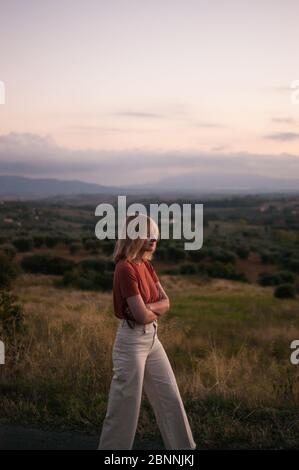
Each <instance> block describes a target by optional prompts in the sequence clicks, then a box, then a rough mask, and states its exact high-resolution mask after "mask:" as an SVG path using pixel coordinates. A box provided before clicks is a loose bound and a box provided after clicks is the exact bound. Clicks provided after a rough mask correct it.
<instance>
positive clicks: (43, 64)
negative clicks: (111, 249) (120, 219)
mask: <svg viewBox="0 0 299 470" xmlns="http://www.w3.org/2000/svg"><path fill="white" fill-rule="evenodd" d="M298 21H299V2H298V1H297V0H284V1H283V0H251V1H247V0H226V1H224V0H209V1H208V0H206V1H203V0H185V1H183V0H149V1H147V0H105V1H104V0H86V1H82V0H42V1H40V0H39V1H38V0H26V1H22V0H10V1H8V0H6V1H3V2H1V15H0V80H1V81H2V82H3V84H4V85H5V103H4V104H1V105H0V173H1V174H16V175H24V176H49V177H61V178H66V179H73V178H79V179H82V180H85V181H92V182H97V183H101V184H120V183H122V182H125V183H135V182H137V181H139V182H148V181H155V180H158V179H159V177H161V176H166V175H169V174H172V175H176V174H180V173H181V172H187V173H190V172H191V171H193V170H194V169H196V170H197V171H201V170H203V171H205V170H206V169H207V168H209V169H210V170H211V171H212V170H213V168H216V169H217V171H219V169H221V167H222V165H223V167H225V168H227V169H232V170H233V169H234V170H235V169H236V168H239V170H240V168H241V169H242V171H249V172H252V173H255V174H263V175H268V176H279V177H285V178H288V177H290V178H295V177H296V178H299V104H296V103H294V101H292V96H293V93H294V92H293V90H292V89H291V84H292V83H294V82H295V81H296V80H299V63H298V54H299V48H298V44H299V23H298ZM298 88H299V83H298ZM239 164H240V167H239V166H238V165H239ZM121 168H124V170H123V171H122V170H121Z"/></svg>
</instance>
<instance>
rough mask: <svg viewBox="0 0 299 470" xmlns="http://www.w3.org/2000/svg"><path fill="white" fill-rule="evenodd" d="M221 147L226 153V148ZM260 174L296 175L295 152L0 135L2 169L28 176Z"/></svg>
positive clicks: (134, 178)
mask: <svg viewBox="0 0 299 470" xmlns="http://www.w3.org/2000/svg"><path fill="white" fill-rule="evenodd" d="M224 150H225V152H224ZM219 169H221V172H222V174H223V175H226V174H232V175H233V174H237V173H238V174H240V173H242V174H244V175H254V174H260V175H264V176H269V177H285V178H296V177H297V178H299V155H290V154H280V155H271V154H269V155H267V154H253V153H247V152H228V149H227V148H225V147H220V146H218V148H217V147H216V148H215V149H214V151H212V152H211V151H210V152H205V151H197V150H194V151H177V152H174V151H164V152H162V151H146V150H144V149H142V148H141V149H132V150H123V151H108V150H93V149H85V150H84V149H83V150H82V149H79V150H74V149H70V148H65V147H61V146H59V145H57V144H56V143H55V141H54V139H53V138H52V137H51V136H49V135H46V136H40V135H36V134H30V133H24V134H17V133H10V134H6V135H0V173H1V174H14V175H19V176H32V177H55V178H63V179H74V178H75V179H82V180H85V181H90V182H95V183H100V184H116V185H117V184H131V183H142V182H151V181H152V182H154V181H158V180H160V179H161V178H164V177H167V176H174V175H182V174H184V173H190V172H195V171H197V172H202V173H204V172H206V173H210V174H212V173H215V172H219Z"/></svg>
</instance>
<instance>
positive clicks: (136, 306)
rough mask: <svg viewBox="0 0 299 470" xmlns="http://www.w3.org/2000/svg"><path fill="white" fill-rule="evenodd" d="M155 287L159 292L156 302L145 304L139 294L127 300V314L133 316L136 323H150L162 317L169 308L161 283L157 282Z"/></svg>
mask: <svg viewBox="0 0 299 470" xmlns="http://www.w3.org/2000/svg"><path fill="white" fill-rule="evenodd" d="M156 286H157V289H158V291H159V300H158V301H157V302H153V303H150V304H145V303H144V301H143V299H142V297H141V295H140V294H138V295H133V296H131V297H128V298H127V302H128V307H127V314H128V315H129V316H131V317H132V316H133V318H134V319H135V320H136V321H137V322H138V323H142V324H146V323H151V322H152V321H154V320H156V319H157V318H158V317H160V316H162V315H164V313H166V312H167V311H168V310H169V308H170V302H169V298H168V296H167V294H166V292H165V290H164V289H163V287H162V286H161V283H160V282H157V283H156Z"/></svg>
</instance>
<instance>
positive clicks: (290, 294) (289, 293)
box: [274, 284, 296, 299]
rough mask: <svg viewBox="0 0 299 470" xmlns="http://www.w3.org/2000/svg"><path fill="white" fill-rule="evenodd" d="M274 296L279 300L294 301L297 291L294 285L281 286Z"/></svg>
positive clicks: (277, 288)
mask: <svg viewBox="0 0 299 470" xmlns="http://www.w3.org/2000/svg"><path fill="white" fill-rule="evenodd" d="M274 296H275V297H278V298H279V299H293V298H295V297H296V289H295V286H294V285H293V284H281V285H280V286H277V287H276V289H275V291H274Z"/></svg>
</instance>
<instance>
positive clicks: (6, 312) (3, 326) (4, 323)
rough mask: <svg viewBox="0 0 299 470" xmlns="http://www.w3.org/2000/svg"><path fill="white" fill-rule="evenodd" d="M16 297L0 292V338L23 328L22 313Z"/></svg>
mask: <svg viewBox="0 0 299 470" xmlns="http://www.w3.org/2000/svg"><path fill="white" fill-rule="evenodd" d="M16 301H17V297H16V296H14V295H12V294H11V293H10V292H7V291H0V337H1V336H2V335H5V336H11V335H14V334H15V333H17V332H20V331H21V330H22V329H23V327H24V313H23V309H22V307H21V305H19V304H18V303H16Z"/></svg>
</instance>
